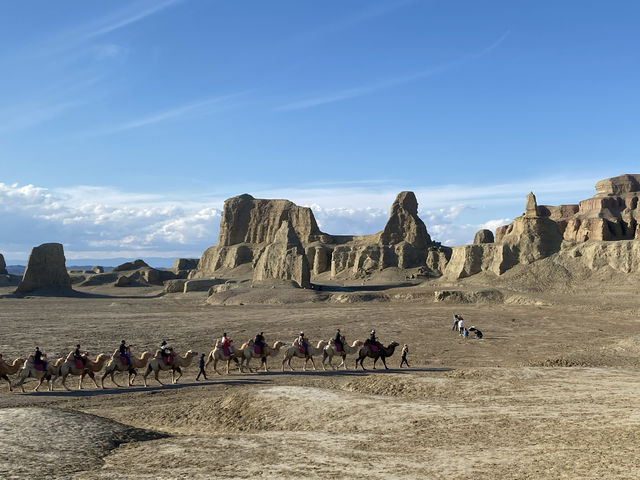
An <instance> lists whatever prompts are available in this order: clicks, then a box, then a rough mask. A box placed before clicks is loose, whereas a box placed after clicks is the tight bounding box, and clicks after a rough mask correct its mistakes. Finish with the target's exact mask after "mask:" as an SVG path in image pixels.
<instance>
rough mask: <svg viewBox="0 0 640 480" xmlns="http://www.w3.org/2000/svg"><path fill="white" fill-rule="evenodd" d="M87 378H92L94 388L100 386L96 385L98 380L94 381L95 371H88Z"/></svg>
mask: <svg viewBox="0 0 640 480" xmlns="http://www.w3.org/2000/svg"><path fill="white" fill-rule="evenodd" d="M89 378H90V379H91V380H93V384H94V385H95V386H96V388H100V387H99V386H98V382H96V374H95V373H93V372H89Z"/></svg>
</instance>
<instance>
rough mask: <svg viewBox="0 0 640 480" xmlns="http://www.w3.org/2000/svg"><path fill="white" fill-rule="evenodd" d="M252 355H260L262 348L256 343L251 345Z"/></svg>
mask: <svg viewBox="0 0 640 480" xmlns="http://www.w3.org/2000/svg"><path fill="white" fill-rule="evenodd" d="M253 353H255V354H256V355H262V348H261V347H260V345H258V344H257V343H254V344H253Z"/></svg>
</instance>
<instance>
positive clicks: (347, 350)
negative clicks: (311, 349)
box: [322, 340, 364, 370]
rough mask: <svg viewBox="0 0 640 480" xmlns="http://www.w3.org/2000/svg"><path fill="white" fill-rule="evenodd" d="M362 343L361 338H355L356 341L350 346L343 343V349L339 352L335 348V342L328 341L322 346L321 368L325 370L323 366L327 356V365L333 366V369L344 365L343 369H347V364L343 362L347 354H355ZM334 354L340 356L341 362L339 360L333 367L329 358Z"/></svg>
mask: <svg viewBox="0 0 640 480" xmlns="http://www.w3.org/2000/svg"><path fill="white" fill-rule="evenodd" d="M363 343H364V342H363V341H362V340H356V341H354V342H353V344H352V345H351V346H349V345H343V350H342V351H341V352H338V351H337V350H336V344H335V343H333V340H332V341H330V342H329V344H328V345H327V346H326V347H324V352H322V369H323V370H326V368H325V366H324V362H325V361H326V360H327V358H328V359H329V366H330V367H331V368H333V369H334V370H335V369H336V368H340V367H344V369H345V370H347V364H346V363H345V360H346V359H347V355H355V354H356V353H358V349H359V348H360V347H361V346H362V344H363ZM336 355H337V356H340V357H341V358H342V362H340V365H338V366H337V367H335V366H334V365H333V364H332V363H331V360H332V359H333V357H334V356H336Z"/></svg>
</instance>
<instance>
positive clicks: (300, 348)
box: [298, 344, 305, 355]
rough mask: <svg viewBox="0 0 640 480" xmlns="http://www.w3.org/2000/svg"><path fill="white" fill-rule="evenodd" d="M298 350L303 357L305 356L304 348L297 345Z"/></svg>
mask: <svg viewBox="0 0 640 480" xmlns="http://www.w3.org/2000/svg"><path fill="white" fill-rule="evenodd" d="M298 350H300V353H301V354H303V355H304V354H305V353H304V346H303V345H302V344H299V345H298Z"/></svg>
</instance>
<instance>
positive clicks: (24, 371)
mask: <svg viewBox="0 0 640 480" xmlns="http://www.w3.org/2000/svg"><path fill="white" fill-rule="evenodd" d="M62 362H64V358H58V359H57V360H56V361H55V362H47V369H46V370H38V369H37V368H36V365H35V363H34V361H33V355H31V356H30V357H29V358H28V359H27V361H26V362H25V364H24V366H23V367H22V368H21V369H20V370H19V371H18V381H17V382H16V383H15V385H13V388H16V387H20V388H21V389H22V393H24V381H25V380H26V379H27V378H35V379H36V380H39V383H38V385H37V386H36V388H34V389H33V391H34V392H37V391H38V389H39V388H40V386H41V385H42V383H43V382H44V381H45V380H46V381H47V382H49V380H51V377H52V376H53V375H55V374H56V372H57V371H58V367H59V366H60V365H62ZM52 390H53V384H51V383H49V391H52Z"/></svg>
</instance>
